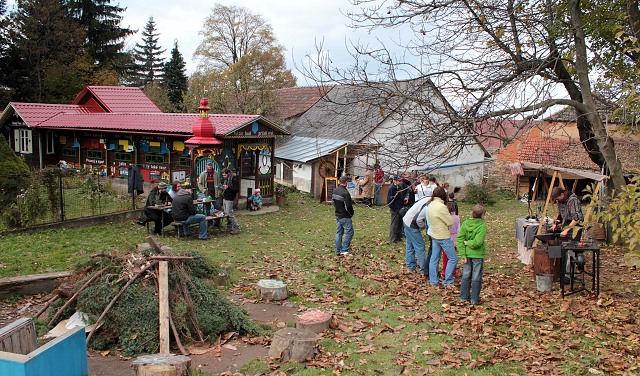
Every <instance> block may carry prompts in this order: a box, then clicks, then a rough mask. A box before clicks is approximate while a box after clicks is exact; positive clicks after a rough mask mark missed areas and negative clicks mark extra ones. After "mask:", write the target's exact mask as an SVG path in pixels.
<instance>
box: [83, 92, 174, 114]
mask: <svg viewBox="0 0 640 376" xmlns="http://www.w3.org/2000/svg"><path fill="white" fill-rule="evenodd" d="M72 103H73V104H76V105H84V106H86V107H88V108H90V109H91V110H92V112H111V113H116V112H120V113H122V112H126V113H133V112H137V113H162V111H161V110H160V108H158V106H156V104H155V103H153V101H152V100H151V99H149V97H147V95H146V94H145V93H144V91H142V89H140V88H136V87H124V86H87V87H85V88H84V89H83V90H82V91H81V92H80V93H79V94H78V95H77V96H76V98H75V99H74V100H73V102H72ZM100 109H102V111H100Z"/></svg>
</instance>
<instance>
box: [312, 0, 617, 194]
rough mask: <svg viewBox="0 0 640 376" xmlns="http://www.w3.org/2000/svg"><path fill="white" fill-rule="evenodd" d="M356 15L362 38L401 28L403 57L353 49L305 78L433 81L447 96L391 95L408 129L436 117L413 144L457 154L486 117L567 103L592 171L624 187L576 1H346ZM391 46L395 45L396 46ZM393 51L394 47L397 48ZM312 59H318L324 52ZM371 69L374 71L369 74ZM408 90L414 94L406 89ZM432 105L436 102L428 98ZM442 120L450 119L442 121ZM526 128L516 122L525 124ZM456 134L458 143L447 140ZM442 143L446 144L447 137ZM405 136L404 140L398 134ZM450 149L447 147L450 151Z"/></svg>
mask: <svg viewBox="0 0 640 376" xmlns="http://www.w3.org/2000/svg"><path fill="white" fill-rule="evenodd" d="M351 3H352V4H353V5H355V6H357V7H358V8H359V11H357V12H352V13H348V14H347V15H348V17H349V18H350V19H351V21H352V24H351V26H352V27H354V28H363V29H365V30H367V31H374V30H376V29H388V28H398V29H402V30H404V31H405V32H403V35H404V36H405V37H406V36H407V35H410V37H409V39H408V40H404V41H398V42H397V44H398V46H399V47H401V48H402V49H403V50H404V51H405V53H404V55H403V56H399V57H398V56H395V55H394V54H393V53H391V52H390V50H391V46H385V45H384V44H382V45H379V46H374V47H372V46H369V45H361V44H356V43H354V44H353V45H352V47H353V48H352V55H353V57H354V58H355V64H354V66H353V67H351V68H347V69H340V68H336V67H333V66H331V64H330V63H329V62H328V60H315V61H314V62H312V63H310V64H309V65H308V66H307V67H306V68H305V69H304V71H305V74H306V75H307V76H308V77H310V78H313V79H315V80H316V81H317V82H319V83H321V84H323V85H325V84H328V83H332V82H333V83H336V82H337V83H342V84H353V83H358V84H365V85H370V86H379V82H381V81H385V82H390V81H395V80H398V79H399V78H414V79H419V80H430V81H431V82H433V83H434V85H435V86H436V87H437V88H438V89H439V91H440V92H442V93H443V94H444V95H445V96H446V97H447V99H449V103H450V106H449V107H448V106H444V107H443V106H441V105H439V103H438V102H441V101H443V98H442V97H440V96H438V95H431V96H418V95H416V94H417V93H418V92H417V91H406V90H403V87H400V86H398V87H397V89H398V90H397V92H395V93H394V95H396V96H400V97H402V98H403V99H404V100H405V101H407V102H406V103H407V104H406V105H405V106H404V107H405V108H410V109H411V111H405V112H404V113H403V114H402V115H403V116H412V117H413V122H419V118H420V117H421V116H423V115H425V113H426V112H429V113H430V114H434V113H435V114H437V115H440V116H441V117H440V118H438V119H439V121H436V122H435V123H433V124H428V126H429V127H437V129H436V130H431V131H430V132H431V138H427V137H420V139H419V140H416V139H415V137H414V136H416V137H417V136H420V134H421V132H425V131H426V129H419V130H418V133H417V134H415V135H409V136H408V137H407V139H408V140H411V141H412V142H413V144H414V145H411V146H412V147H417V146H419V145H418V144H422V147H430V148H432V147H433V145H434V144H433V143H434V142H439V143H441V144H443V145H444V147H443V148H440V149H444V150H447V149H456V148H453V146H452V145H456V146H457V150H458V151H460V150H462V149H461V146H462V145H465V144H467V143H468V142H470V141H469V137H471V136H472V135H476V136H477V135H485V136H486V135H488V136H496V137H499V136H500V135H499V134H495V135H491V134H487V132H488V131H489V130H488V129H485V128H483V127H479V126H478V124H481V122H482V121H483V120H486V119H494V118H501V119H514V118H522V117H523V118H524V119H525V120H531V119H538V118H540V117H542V116H543V114H544V113H545V112H547V111H548V110H549V109H550V108H552V107H553V106H556V105H566V106H572V107H573V108H574V109H575V112H576V115H577V123H578V130H579V134H580V140H581V142H582V143H583V145H584V148H585V149H586V150H587V152H588V153H589V156H590V158H591V159H592V161H593V162H595V163H596V164H597V165H599V166H602V167H606V168H607V169H608V170H609V174H610V176H611V180H612V182H613V184H614V186H615V187H620V186H622V185H624V177H623V173H622V166H621V164H620V161H619V160H618V158H617V157H616V152H615V146H614V143H613V140H612V139H611V138H610V137H609V136H608V134H607V130H606V128H605V126H604V124H603V121H602V119H601V118H600V117H599V116H598V112H597V107H596V103H595V99H594V94H593V93H592V89H591V81H590V76H589V75H590V74H591V73H593V72H592V68H591V66H590V63H589V61H588V60H587V58H588V57H589V54H592V53H593V51H589V46H588V41H587V37H586V35H585V32H584V28H583V20H582V18H583V12H582V10H581V8H580V5H581V3H580V0H570V1H569V2H568V3H565V2H563V1H557V0H544V1H528V0H490V1H473V0H433V1H429V2H424V1H415V0H400V1H397V0H396V1H392V0H351ZM398 46H394V47H398ZM396 49H397V48H396ZM317 52H318V56H324V55H323V51H322V46H319V47H318V51H317ZM373 69H376V70H377V71H374V72H373V74H372V72H371V71H372V70H373ZM412 90H413V89H412ZM434 99H435V101H434ZM444 117H446V118H447V119H446V120H445V118H444ZM525 126H526V122H523V123H521V127H525ZM453 135H457V137H456V140H455V141H453V140H451V137H454V136H453ZM445 136H446V137H445ZM402 137H404V135H402ZM447 143H448V144H447Z"/></svg>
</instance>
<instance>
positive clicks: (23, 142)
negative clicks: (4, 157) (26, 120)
mask: <svg viewBox="0 0 640 376" xmlns="http://www.w3.org/2000/svg"><path fill="white" fill-rule="evenodd" d="M13 135H14V150H15V151H16V153H23V154H31V153H33V148H32V143H31V129H24V128H19V129H14V133H13Z"/></svg>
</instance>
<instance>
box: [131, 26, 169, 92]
mask: <svg viewBox="0 0 640 376" xmlns="http://www.w3.org/2000/svg"><path fill="white" fill-rule="evenodd" d="M159 36H160V34H158V32H157V31H156V23H155V22H154V21H153V16H151V17H149V20H148V21H147V24H146V25H145V27H144V31H143V32H142V37H143V39H142V42H143V43H142V44H140V43H136V46H135V48H134V49H133V58H134V61H135V75H136V76H137V77H138V82H137V85H139V86H146V85H147V84H148V83H149V82H153V81H155V80H158V79H161V78H162V68H163V66H164V63H163V61H162V60H163V59H162V58H161V57H160V55H162V54H163V53H164V52H165V51H166V50H161V49H160V46H158V39H159Z"/></svg>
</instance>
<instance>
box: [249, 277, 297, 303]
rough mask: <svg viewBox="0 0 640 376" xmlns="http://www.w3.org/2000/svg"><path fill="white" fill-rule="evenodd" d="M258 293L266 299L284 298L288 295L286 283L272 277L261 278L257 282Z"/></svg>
mask: <svg viewBox="0 0 640 376" xmlns="http://www.w3.org/2000/svg"><path fill="white" fill-rule="evenodd" d="M257 285H258V295H259V296H260V298H261V299H266V300H284V299H286V298H287V297H288V296H289V292H288V291H287V285H286V284H285V283H284V282H282V281H276V280H274V279H261V280H259V281H258V283H257Z"/></svg>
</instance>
